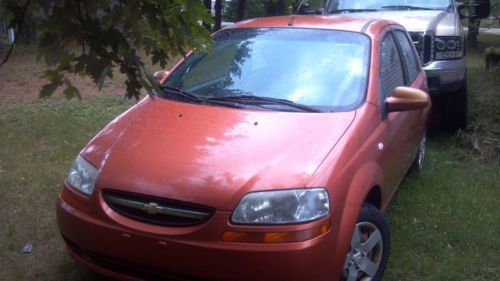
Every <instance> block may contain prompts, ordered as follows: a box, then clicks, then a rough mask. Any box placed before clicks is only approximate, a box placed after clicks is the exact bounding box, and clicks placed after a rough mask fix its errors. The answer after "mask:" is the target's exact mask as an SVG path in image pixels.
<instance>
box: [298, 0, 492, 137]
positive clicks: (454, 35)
mask: <svg viewBox="0 0 500 281" xmlns="http://www.w3.org/2000/svg"><path fill="white" fill-rule="evenodd" d="M476 2H477V4H475V5H469V6H466V5H464V4H462V3H459V2H456V1H453V0H328V1H327V2H326V4H325V7H324V8H323V9H321V12H322V13H323V14H344V13H346V14H347V13H348V14H349V16H355V17H358V16H362V17H373V18H384V19H391V20H394V21H396V22H399V23H400V24H401V25H403V26H404V27H405V28H406V29H407V30H408V32H409V34H410V36H411V38H412V39H413V42H414V43H415V47H416V49H417V51H418V53H419V56H420V59H421V62H422V65H423V67H424V69H425V71H426V73H427V81H428V85H429V91H430V95H431V97H432V98H433V100H434V101H436V102H435V103H434V106H438V108H437V109H438V113H439V115H440V116H441V119H442V121H443V124H445V126H446V128H447V129H451V130H456V129H458V128H465V127H466V125H467V68H466V65H465V59H464V56H465V53H466V52H465V38H464V32H463V28H462V24H461V22H460V20H461V19H462V18H464V17H475V18H485V17H487V16H488V15H489V9H490V5H489V0H485V1H482V0H479V1H476ZM465 7H473V8H475V9H474V10H475V13H474V14H473V15H472V14H471V15H465V14H463V13H462V12H461V10H462V8H465ZM311 12H315V11H305V13H311ZM316 12H317V11H316Z"/></svg>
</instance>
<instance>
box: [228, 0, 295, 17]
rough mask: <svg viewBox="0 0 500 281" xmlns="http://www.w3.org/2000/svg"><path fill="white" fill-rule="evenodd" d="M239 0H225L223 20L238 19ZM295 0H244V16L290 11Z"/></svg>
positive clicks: (269, 14)
mask: <svg viewBox="0 0 500 281" xmlns="http://www.w3.org/2000/svg"><path fill="white" fill-rule="evenodd" d="M240 1H241V0H233V1H225V3H224V5H225V8H224V10H225V13H224V20H226V21H238V19H237V9H238V4H239V2H240ZM296 3H297V1H295V0H245V11H244V18H245V19H249V18H259V17H267V16H279V15H286V14H291V13H292V10H293V9H292V7H293V6H294V5H296Z"/></svg>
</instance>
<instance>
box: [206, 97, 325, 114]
mask: <svg viewBox="0 0 500 281" xmlns="http://www.w3.org/2000/svg"><path fill="white" fill-rule="evenodd" d="M207 101H235V102H244V103H254V104H258V105H263V104H278V105H285V106H289V107H293V108H295V109H299V110H301V111H304V112H321V110H318V109H316V108H314V107H312V106H307V105H304V104H299V103H295V102H293V101H290V100H285V99H278V98H271V97H260V96H253V95H236V96H223V97H212V98H207Z"/></svg>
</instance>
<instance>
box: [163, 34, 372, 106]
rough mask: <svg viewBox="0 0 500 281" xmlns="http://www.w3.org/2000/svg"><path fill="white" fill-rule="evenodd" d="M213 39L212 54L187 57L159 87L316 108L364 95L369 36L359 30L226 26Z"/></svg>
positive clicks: (205, 95) (354, 102) (352, 102)
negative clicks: (276, 100)
mask: <svg viewBox="0 0 500 281" xmlns="http://www.w3.org/2000/svg"><path fill="white" fill-rule="evenodd" d="M213 40H214V44H213V46H212V51H211V52H209V53H201V54H195V55H191V56H189V57H188V58H187V59H186V60H185V61H184V62H183V63H182V64H181V65H179V67H177V68H176V69H175V70H174V71H173V72H172V74H171V75H170V76H169V78H168V79H167V80H166V81H165V83H164V84H163V86H164V87H168V88H175V89H180V90H182V91H184V92H185V93H189V94H190V95H192V96H196V97H199V98H202V99H204V100H206V99H215V98H217V99H219V100H220V98H224V97H227V98H230V97H233V99H232V100H234V97H238V96H246V97H248V96H253V97H265V98H267V99H266V101H269V100H270V99H269V98H274V99H280V100H286V101H291V102H294V103H297V104H300V105H306V106H311V107H314V108H315V109H318V110H320V111H345V110H352V109H353V108H355V107H357V106H358V105H359V104H360V102H361V101H362V100H363V99H364V95H365V91H366V84H367V76H368V66H369V65H368V64H369V62H368V61H369V52H370V39H369V38H368V37H367V36H365V35H363V34H359V33H353V32H344V31H334V30H319V29H296V28H259V29H228V30H223V31H221V32H219V33H217V35H216V36H215V37H214V38H213ZM166 97H167V98H168V96H166ZM245 100H248V99H241V100H239V101H240V102H244V101H245ZM259 100H264V99H259ZM254 102H255V99H254Z"/></svg>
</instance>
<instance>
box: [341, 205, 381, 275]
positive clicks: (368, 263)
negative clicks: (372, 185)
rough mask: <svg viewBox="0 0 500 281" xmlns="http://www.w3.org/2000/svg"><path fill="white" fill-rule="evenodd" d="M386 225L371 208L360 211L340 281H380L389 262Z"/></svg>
mask: <svg viewBox="0 0 500 281" xmlns="http://www.w3.org/2000/svg"><path fill="white" fill-rule="evenodd" d="M390 240H391V235H390V229H389V224H388V223H387V220H386V219H385V217H384V215H383V214H382V213H381V212H380V211H379V210H378V209H377V208H375V207H374V206H372V205H368V204H365V205H364V206H363V208H362V209H361V212H360V215H359V217H358V221H357V223H356V226H355V228H354V232H353V234H352V239H351V247H350V250H349V253H347V256H346V259H345V263H344V275H343V280H347V281H357V280H363V281H379V280H381V279H382V275H383V274H384V270H385V267H386V265H387V261H388V258H389V250H390V243H391V241H390Z"/></svg>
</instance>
